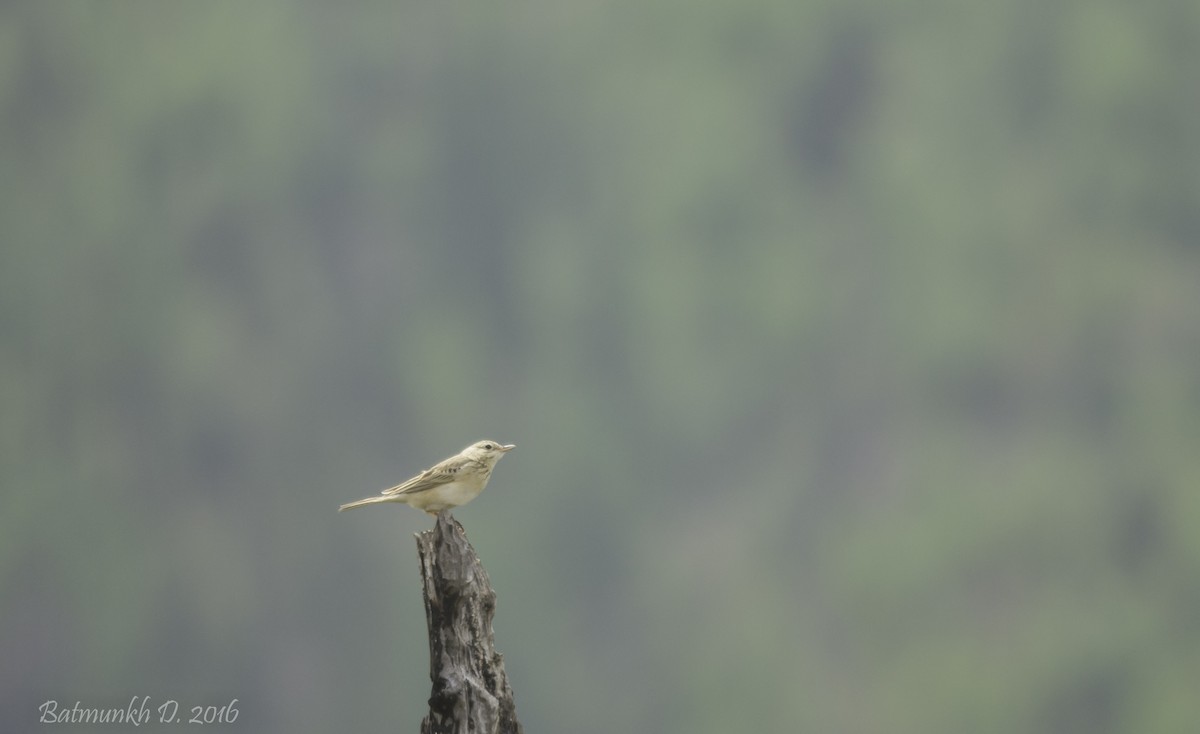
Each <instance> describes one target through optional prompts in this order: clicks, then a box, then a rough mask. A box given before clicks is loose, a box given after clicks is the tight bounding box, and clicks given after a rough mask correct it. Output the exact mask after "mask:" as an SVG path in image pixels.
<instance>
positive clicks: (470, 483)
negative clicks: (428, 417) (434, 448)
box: [338, 440, 516, 517]
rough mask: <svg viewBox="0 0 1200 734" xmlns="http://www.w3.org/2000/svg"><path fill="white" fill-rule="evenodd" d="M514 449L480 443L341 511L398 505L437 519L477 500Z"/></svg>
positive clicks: (349, 504) (511, 445)
mask: <svg viewBox="0 0 1200 734" xmlns="http://www.w3.org/2000/svg"><path fill="white" fill-rule="evenodd" d="M515 448H516V444H508V445H505V444H502V443H498V442H496V441H488V440H484V441H478V442H476V443H473V444H471V445H470V446H468V447H466V448H465V449H463V450H462V451H461V452H459V453H457V454H455V455H454V456H451V457H450V458H449V459H445V460H443V461H440V462H438V463H437V464H434V465H433V466H431V467H429V468H428V469H426V470H425V471H423V472H421V473H420V474H418V475H416V476H415V477H412V478H411V479H409V480H407V481H405V482H402V483H400V484H397V485H396V486H395V487H391V488H390V489H385V490H383V492H382V493H380V494H379V496H377V497H367V498H365V499H361V500H357V501H355V502H348V503H346V504H344V505H342V506H341V507H339V508H338V512H344V511H345V510H350V509H353V508H355V507H366V506H367V505H377V504H381V503H384V502H399V503H401V504H405V505H408V506H409V507H415V508H417V509H418V510H424V511H425V512H427V513H429V514H430V515H433V516H434V517H437V514H438V513H439V512H441V511H442V510H448V509H450V508H451V507H459V506H461V505H465V504H467V503H468V502H470V501H471V500H473V499H475V498H476V497H478V496H479V493H480V492H482V491H483V488H484V487H486V486H487V483H488V479H489V478H490V477H491V476H492V469H495V468H496V462H497V461H500V459H501V458H503V457H504V455H505V454H507V453H508V452H509V451H512V450H513V449H515Z"/></svg>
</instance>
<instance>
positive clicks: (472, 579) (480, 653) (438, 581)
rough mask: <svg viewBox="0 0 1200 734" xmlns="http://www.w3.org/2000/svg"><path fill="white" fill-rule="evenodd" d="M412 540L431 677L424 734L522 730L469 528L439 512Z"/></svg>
mask: <svg viewBox="0 0 1200 734" xmlns="http://www.w3.org/2000/svg"><path fill="white" fill-rule="evenodd" d="M416 537H417V550H418V552H419V553H420V556H421V581H422V583H423V584H424V586H425V618H426V620H427V622H428V624H429V677H430V679H432V680H433V692H432V693H431V694H430V696H429V715H428V716H426V717H425V718H424V719H423V720H422V721H421V734H468V733H470V734H522V729H521V724H520V722H518V721H517V709H516V704H515V703H513V692H512V688H511V687H510V686H509V685H508V676H507V675H505V673H504V658H503V656H501V655H500V653H498V652H496V646H495V636H494V634H493V632H492V615H493V613H495V611H496V592H495V590H493V589H492V584H491V581H490V580H489V579H488V575H487V572H486V571H484V570H483V566H482V565H481V564H480V563H479V557H478V556H477V555H475V549H474V548H472V547H471V544H470V543H469V542H467V535H466V531H464V530H463V526H462V525H461V524H459V522H458V521H457V520H455V519H454V518H453V517H451V516H450V513H449V512H442V513H440V514H439V515H438V518H437V524H436V525H435V526H434V527H433V529H432V530H426V531H424V532H421V533H417V534H416Z"/></svg>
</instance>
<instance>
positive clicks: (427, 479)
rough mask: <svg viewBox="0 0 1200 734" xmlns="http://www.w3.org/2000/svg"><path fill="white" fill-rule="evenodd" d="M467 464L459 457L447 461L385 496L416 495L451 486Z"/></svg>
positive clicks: (400, 485)
mask: <svg viewBox="0 0 1200 734" xmlns="http://www.w3.org/2000/svg"><path fill="white" fill-rule="evenodd" d="M465 465H466V462H464V461H463V459H461V458H460V457H458V456H454V457H451V458H449V459H446V460H445V461H443V462H442V463H440V464H436V465H434V466H431V467H429V468H428V469H426V470H425V471H423V472H421V473H420V474H418V475H417V476H415V477H413V478H412V479H409V480H408V481H406V482H404V483H402V484H397V485H396V486H395V487H391V488H390V489H385V490H383V494H415V493H416V492H424V491H426V490H430V489H433V488H434V487H440V486H442V485H443V484H449V483H450V482H453V481H454V480H455V479H458V477H459V473H460V472H461V471H462V469H463V467H464V466H465Z"/></svg>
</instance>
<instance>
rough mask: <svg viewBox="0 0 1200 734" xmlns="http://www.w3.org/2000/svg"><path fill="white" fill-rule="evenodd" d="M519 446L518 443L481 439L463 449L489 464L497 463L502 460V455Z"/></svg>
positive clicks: (469, 454) (468, 454)
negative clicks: (506, 443)
mask: <svg viewBox="0 0 1200 734" xmlns="http://www.w3.org/2000/svg"><path fill="white" fill-rule="evenodd" d="M516 447H517V445H516V444H512V443H510V444H508V445H505V444H502V443H499V442H497V441H486V440H485V441H480V442H478V443H474V444H471V445H470V446H468V447H467V448H465V449H463V454H464V455H466V456H469V457H471V458H472V459H475V460H476V461H486V462H487V463H489V464H495V463H496V462H497V461H499V460H500V457H502V456H504V455H505V454H507V453H508V452H509V451H512V450H513V449H515V448H516Z"/></svg>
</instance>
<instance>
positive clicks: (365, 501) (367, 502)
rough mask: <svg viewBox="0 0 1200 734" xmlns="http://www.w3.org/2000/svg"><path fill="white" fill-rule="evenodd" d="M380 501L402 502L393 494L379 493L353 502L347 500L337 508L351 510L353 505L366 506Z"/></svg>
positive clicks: (340, 510) (339, 510)
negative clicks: (376, 495)
mask: <svg viewBox="0 0 1200 734" xmlns="http://www.w3.org/2000/svg"><path fill="white" fill-rule="evenodd" d="M380 502H403V500H400V499H397V498H396V497H395V496H394V495H379V496H378V497H367V498H366V499H361V500H357V501H355V502H347V503H346V504H344V505H342V506H341V507H339V508H338V512H342V511H344V510H352V509H354V508H355V507H366V506H367V505H374V504H378V503H380Z"/></svg>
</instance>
